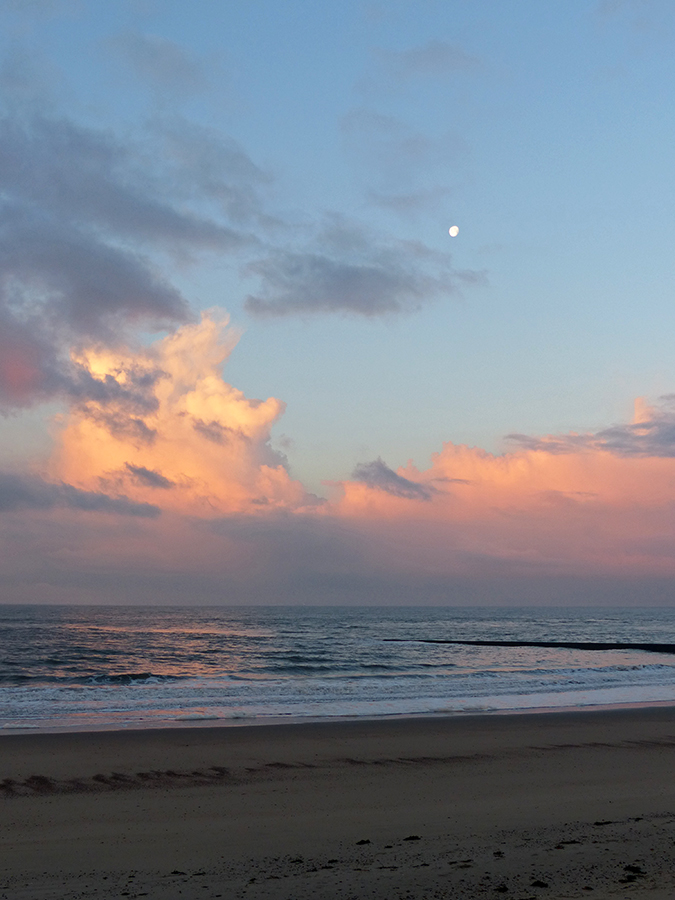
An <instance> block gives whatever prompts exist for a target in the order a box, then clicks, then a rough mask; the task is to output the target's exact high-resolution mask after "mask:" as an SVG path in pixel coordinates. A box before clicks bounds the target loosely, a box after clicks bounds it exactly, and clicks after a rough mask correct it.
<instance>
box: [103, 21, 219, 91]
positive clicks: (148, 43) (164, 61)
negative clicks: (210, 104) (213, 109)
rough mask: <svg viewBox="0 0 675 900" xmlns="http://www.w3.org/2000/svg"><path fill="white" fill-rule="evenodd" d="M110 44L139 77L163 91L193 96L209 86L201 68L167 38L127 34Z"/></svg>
mask: <svg viewBox="0 0 675 900" xmlns="http://www.w3.org/2000/svg"><path fill="white" fill-rule="evenodd" d="M110 44H111V45H112V47H113V48H114V49H115V50H117V52H118V53H119V54H120V56H121V57H122V59H123V60H124V61H125V62H126V63H128V64H129V65H130V66H131V67H132V69H133V70H134V71H135V73H136V75H138V76H139V77H140V78H141V79H143V80H144V81H147V82H148V83H149V84H150V85H151V86H152V87H154V88H156V89H158V90H160V91H170V92H171V93H176V92H178V93H181V94H191V93H195V92H197V91H201V90H203V89H204V87H205V86H206V78H205V75H204V72H203V70H202V67H201V66H200V65H199V64H198V63H197V62H196V61H195V60H194V59H192V58H191V57H190V56H189V54H188V53H187V52H186V51H185V50H184V49H183V48H182V47H181V46H180V45H179V44H176V43H175V42H174V41H171V40H169V39H168V38H164V37H160V36H158V35H149V34H138V33H137V32H133V31H127V32H125V33H124V34H121V35H118V36H117V37H116V38H114V39H113V40H112V41H111V42H110Z"/></svg>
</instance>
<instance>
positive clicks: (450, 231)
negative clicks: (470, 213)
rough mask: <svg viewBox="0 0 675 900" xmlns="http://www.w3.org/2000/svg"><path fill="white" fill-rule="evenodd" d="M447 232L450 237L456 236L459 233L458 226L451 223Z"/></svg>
mask: <svg viewBox="0 0 675 900" xmlns="http://www.w3.org/2000/svg"><path fill="white" fill-rule="evenodd" d="M448 234H449V235H450V237H457V235H458V234H459V228H458V227H457V225H451V226H450V228H448Z"/></svg>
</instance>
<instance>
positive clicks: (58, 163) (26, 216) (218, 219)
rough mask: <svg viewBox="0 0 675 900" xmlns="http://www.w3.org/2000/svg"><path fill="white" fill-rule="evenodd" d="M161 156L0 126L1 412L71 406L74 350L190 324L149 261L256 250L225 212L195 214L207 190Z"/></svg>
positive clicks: (76, 382) (59, 128) (108, 139)
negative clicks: (59, 399)
mask: <svg viewBox="0 0 675 900" xmlns="http://www.w3.org/2000/svg"><path fill="white" fill-rule="evenodd" d="M213 143H214V142H213V141H212V144H213ZM173 144H174V147H175V146H176V141H174V142H173ZM214 152H215V150H214V149H213V147H212V149H211V153H214ZM223 153H224V157H223V162H224V163H227V161H228V160H229V161H230V163H231V164H232V168H236V169H237V171H236V172H235V173H234V175H233V176H232V178H233V181H234V182H236V183H238V184H239V185H240V189H241V191H242V192H243V193H244V194H246V188H245V186H244V182H246V181H247V179H251V178H253V179H254V176H255V172H254V171H252V170H250V167H249V170H247V169H246V165H245V160H244V159H243V158H242V156H241V154H239V155H237V153H235V152H234V151H233V149H232V148H231V147H230V148H228V149H227V150H223ZM167 158H168V160H169V161H168V162H167V163H166V166H168V169H169V171H164V172H162V171H161V168H162V166H161V165H160V166H157V165H156V164H155V165H152V164H150V162H149V161H148V160H146V159H145V157H144V151H142V150H141V149H140V147H134V146H132V145H130V144H125V145H122V144H121V143H119V142H118V141H117V140H116V138H115V137H114V135H112V134H111V133H109V132H105V131H96V130H94V129H90V128H84V127H82V126H79V125H76V124H75V123H73V122H70V121H68V120H65V119H58V118H54V117H50V116H46V115H43V114H39V113H35V112H33V113H27V114H23V115H18V114H13V113H7V114H6V115H5V116H4V117H3V118H0V403H2V404H4V405H5V406H22V405H30V404H31V403H33V402H35V401H41V400H44V399H47V398H49V397H51V396H54V395H58V394H66V395H70V396H71V397H78V396H80V395H81V394H82V393H84V392H86V389H87V378H86V374H85V373H83V372H82V371H81V370H78V369H77V367H74V366H73V364H72V360H71V358H70V350H71V349H72V348H73V347H77V346H82V345H84V344H91V343H95V342H101V343H103V344H107V345H115V344H116V343H117V342H119V341H120V340H121V339H124V338H125V337H126V335H127V332H128V330H129V329H135V328H139V327H145V328H153V329H157V328H166V327H175V325H176V324H178V323H180V322H183V321H186V320H188V319H189V318H190V317H191V312H190V310H189V306H188V303H187V300H186V299H185V298H184V297H183V296H182V295H181V293H180V291H179V290H178V289H177V288H176V287H174V286H173V285H172V284H171V283H170V282H169V281H168V280H167V278H166V277H165V276H164V275H163V274H162V273H161V271H160V267H159V265H158V258H157V254H158V253H159V254H162V253H163V254H173V255H174V256H179V257H181V259H183V260H186V259H188V258H189V256H190V254H194V253H201V252H204V251H210V252H213V251H218V252H219V253H221V254H223V253H225V254H233V253H238V252H240V251H241V250H242V249H243V248H244V247H248V246H251V245H252V244H255V240H254V239H253V238H252V237H251V236H250V235H249V234H247V233H244V232H243V231H241V230H240V229H239V227H238V226H237V227H232V226H231V225H230V224H228V222H227V221H226V219H227V213H228V209H227V204H225V203H222V204H220V206H219V208H218V210H217V211H216V213H217V214H216V215H214V216H211V215H207V214H205V213H204V212H203V210H202V209H198V207H199V206H200V203H201V204H202V206H203V202H204V201H205V200H208V201H211V200H212V193H213V191H215V189H216V188H215V186H214V185H212V186H211V193H209V191H207V189H206V185H205V184H204V183H203V179H204V172H203V170H200V172H199V178H196V179H195V178H193V179H192V180H191V178H190V161H185V160H181V159H179V158H178V156H177V154H174V156H173V157H171V156H170V155H168V157H167ZM162 176H164V177H162ZM226 180H227V178H226V176H225V175H223V176H222V177H221V182H220V183H221V184H222V183H224V182H225V181H226ZM249 194H250V192H249ZM188 195H189V196H188ZM247 196H248V195H247ZM232 202H233V203H234V200H233V201H232ZM248 202H249V203H250V204H253V202H254V200H253V199H251V197H249V200H248ZM231 205H232V204H231ZM243 205H244V204H243V201H242V202H239V207H243ZM240 218H241V217H240ZM90 386H91V385H90ZM108 387H109V388H111V387H112V383H111V382H110V381H109V384H108ZM98 388H99V389H100V388H101V385H100V384H99V385H98ZM99 399H100V391H99Z"/></svg>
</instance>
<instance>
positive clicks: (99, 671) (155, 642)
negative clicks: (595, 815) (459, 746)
mask: <svg viewBox="0 0 675 900" xmlns="http://www.w3.org/2000/svg"><path fill="white" fill-rule="evenodd" d="M428 641H434V643H428ZM442 641H478V642H486V645H472V644H461V643H458V644H447V643H442ZM500 641H511V642H521V641H522V642H542V643H546V642H577V643H580V644H586V643H591V644H592V643H594V642H595V643H598V642H600V643H602V642H605V643H606V642H615V643H617V642H618V643H623V644H626V643H628V644H635V643H641V644H661V645H667V644H669V643H672V644H675V610H674V609H670V608H651V609H627V608H615V609H610V608H597V609H581V608H571V607H569V608H555V609H551V608H547V609H544V608H536V609H535V608H488V607H482V608H464V607H279V606H274V607H272V606H268V607H262V606H254V607H176V606H167V607H129V606H114V607H113V606H91V607H82V606H0V694H1V697H2V704H1V705H0V709H1V710H2V712H1V713H0V729H1V730H2V731H4V732H16V731H23V730H29V731H35V730H38V731H54V730H66V731H70V730H84V731H86V730H98V729H127V728H157V727H171V726H177V725H183V726H185V725H191V724H203V725H214V724H220V725H237V724H244V723H251V724H253V723H265V722H268V723H269V722H279V721H304V720H310V719H326V718H338V717H356V718H362V717H366V718H377V717H381V716H414V715H460V714H470V713H499V712H501V713H503V712H525V711H534V710H555V709H586V708H598V707H611V706H622V705H641V704H649V703H675V655H673V654H669V653H663V652H646V651H645V650H636V649H609V650H592V649H585V648H583V647H571V648H570V647H555V646H500V645H499V643H498V642H500ZM495 642H496V643H495Z"/></svg>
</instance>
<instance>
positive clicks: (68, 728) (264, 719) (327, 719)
mask: <svg viewBox="0 0 675 900" xmlns="http://www.w3.org/2000/svg"><path fill="white" fill-rule="evenodd" d="M641 709H674V710H675V700H644V701H628V702H626V703H605V704H600V703H598V704H587V705H570V706H538V707H523V708H521V709H512V708H508V709H487V710H485V709H458V710H450V711H443V712H419V713H382V714H380V715H378V714H373V715H335V716H328V715H326V716H232V717H230V718H227V717H220V716H209V715H204V716H199V715H195V716H186V717H185V718H180V719H174V720H163V721H158V720H154V721H148V722H147V723H145V724H141V723H140V722H132V723H129V724H119V725H115V724H111V723H106V724H102V725H100V726H92V725H91V724H88V725H85V726H82V727H78V726H75V725H54V726H52V727H47V728H45V727H43V726H39V725H36V726H26V725H18V726H16V727H15V726H13V725H7V724H5V725H0V742H1V741H2V740H3V738H5V737H8V736H13V735H33V736H35V737H38V736H40V735H45V736H48V735H52V734H113V733H117V732H121V733H130V732H146V731H147V732H156V731H171V732H173V731H181V730H183V729H184V730H186V731H193V730H195V729H200V728H202V729H231V728H234V729H240V728H260V727H270V728H273V727H276V726H286V725H289V726H290V725H305V724H307V725H309V724H319V723H326V724H329V723H335V724H341V723H346V722H392V721H398V722H405V721H407V720H411V721H416V720H420V719H468V718H474V719H475V718H481V717H486V718H491V717H493V716H496V717H509V716H513V717H518V716H546V715H556V714H566V713H579V714H584V715H585V714H593V713H595V712H611V711H616V712H621V711H622V710H641Z"/></svg>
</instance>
